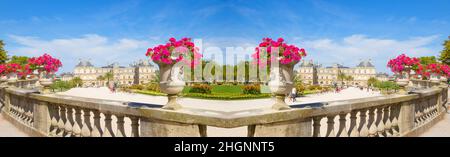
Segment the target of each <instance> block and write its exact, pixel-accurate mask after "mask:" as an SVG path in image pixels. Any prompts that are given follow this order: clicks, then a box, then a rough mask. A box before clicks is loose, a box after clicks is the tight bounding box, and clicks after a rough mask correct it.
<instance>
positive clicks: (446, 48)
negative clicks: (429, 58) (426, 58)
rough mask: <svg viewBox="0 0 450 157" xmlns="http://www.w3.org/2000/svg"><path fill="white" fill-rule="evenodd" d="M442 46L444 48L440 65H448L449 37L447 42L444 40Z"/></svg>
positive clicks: (449, 61)
mask: <svg viewBox="0 0 450 157" xmlns="http://www.w3.org/2000/svg"><path fill="white" fill-rule="evenodd" d="M442 45H443V46H444V49H443V50H442V51H441V55H440V56H439V60H440V61H441V62H442V63H445V64H447V65H450V36H448V40H445V41H444V43H443V44H442Z"/></svg>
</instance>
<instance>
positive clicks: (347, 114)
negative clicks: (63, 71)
mask: <svg viewBox="0 0 450 157" xmlns="http://www.w3.org/2000/svg"><path fill="white" fill-rule="evenodd" d="M411 84H412V86H414V87H417V89H418V90H414V91H412V92H410V94H407V95H387V96H379V97H371V98H363V99H352V100H344V101H333V102H326V103H325V104H327V105H325V106H323V107H320V108H295V107H294V108H292V109H289V110H281V111H275V110H272V109H270V108H267V109H266V108H262V109H253V110H243V111H234V112H222V111H212V110H202V109H193V108H183V109H181V110H176V111H173V110H165V109H161V106H162V105H155V104H153V105H147V106H148V107H133V106H130V102H121V101H110V100H99V99H90V98H89V99H88V98H79V97H71V96H62V95H57V94H39V93H33V92H31V91H30V90H27V89H23V88H17V87H11V86H9V87H0V99H1V100H0V101H1V102H2V104H3V107H2V111H3V112H2V114H3V115H4V117H5V118H6V119H8V120H9V121H11V122H13V123H14V124H15V125H16V126H17V127H19V128H20V129H22V130H24V131H26V132H27V133H29V134H31V135H33V136H50V137H139V136H164V137H173V136H176V137H182V136H193V137H203V136H208V129H207V128H208V127H219V128H240V127H246V128H247V136H249V137H261V136H306V137H395V136H416V135H418V134H420V133H422V132H424V131H425V130H426V129H427V128H429V127H431V126H432V125H433V124H434V123H436V122H437V121H439V120H440V119H442V117H443V116H444V115H445V114H443V113H444V112H445V105H446V102H447V90H448V88H447V86H446V85H441V84H435V83H431V82H427V81H421V80H412V82H411ZM19 87H20V86H19ZM418 87H420V88H418Z"/></svg>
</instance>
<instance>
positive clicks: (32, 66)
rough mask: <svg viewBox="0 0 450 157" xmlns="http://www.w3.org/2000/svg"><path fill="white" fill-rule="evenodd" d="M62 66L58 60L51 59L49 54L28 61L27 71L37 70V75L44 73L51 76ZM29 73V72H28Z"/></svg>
mask: <svg viewBox="0 0 450 157" xmlns="http://www.w3.org/2000/svg"><path fill="white" fill-rule="evenodd" d="M61 66H62V63H61V61H60V60H59V59H56V58H53V57H52V56H50V55H49V54H46V53H45V54H44V55H42V56H39V57H33V58H30V59H28V64H27V71H33V70H38V72H39V73H42V72H46V73H47V74H53V73H55V72H57V71H58V69H59V68H60V67H61ZM30 73H31V72H30Z"/></svg>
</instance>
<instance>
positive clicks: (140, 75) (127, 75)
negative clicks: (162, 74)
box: [73, 60, 156, 86]
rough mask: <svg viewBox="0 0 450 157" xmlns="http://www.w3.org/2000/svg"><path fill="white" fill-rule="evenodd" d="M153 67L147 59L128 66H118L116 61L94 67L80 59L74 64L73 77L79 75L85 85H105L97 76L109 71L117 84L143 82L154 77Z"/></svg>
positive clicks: (104, 81)
mask: <svg viewBox="0 0 450 157" xmlns="http://www.w3.org/2000/svg"><path fill="white" fill-rule="evenodd" d="M155 71H156V69H155V67H154V66H153V65H151V64H150V63H149V62H148V61H144V60H139V61H138V62H135V63H133V64H131V65H130V66H128V67H124V66H119V65H118V64H117V63H113V64H109V65H107V66H103V67H95V66H94V65H93V64H92V63H91V62H89V61H88V60H81V61H80V62H79V63H78V65H76V66H75V69H74V73H73V77H80V78H81V80H83V84H84V85H86V86H90V85H98V86H103V85H106V82H107V80H106V79H105V80H103V81H102V80H99V79H98V78H99V76H105V74H106V73H108V72H111V73H112V74H113V76H114V78H113V80H111V81H115V82H117V83H118V84H119V85H132V84H145V83H148V82H150V81H151V80H153V79H154V77H155V76H156V75H155Z"/></svg>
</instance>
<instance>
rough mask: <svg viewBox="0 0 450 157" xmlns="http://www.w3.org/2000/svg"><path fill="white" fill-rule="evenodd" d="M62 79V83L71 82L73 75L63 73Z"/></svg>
mask: <svg viewBox="0 0 450 157" xmlns="http://www.w3.org/2000/svg"><path fill="white" fill-rule="evenodd" d="M60 79H61V81H70V80H72V79H73V73H62V74H61V75H60Z"/></svg>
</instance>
